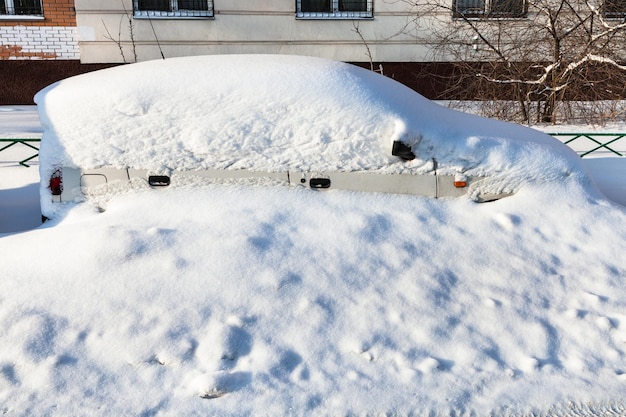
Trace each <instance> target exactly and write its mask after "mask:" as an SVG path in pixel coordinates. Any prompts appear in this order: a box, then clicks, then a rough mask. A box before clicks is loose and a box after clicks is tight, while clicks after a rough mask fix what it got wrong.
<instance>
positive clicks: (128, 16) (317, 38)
mask: <svg viewBox="0 0 626 417" xmlns="http://www.w3.org/2000/svg"><path fill="white" fill-rule="evenodd" d="M132 9H133V7H132V0H120V1H110V0H76V18H77V24H78V31H79V39H80V49H81V61H82V62H85V63H103V62H133V61H135V60H137V61H144V60H148V59H158V58H160V57H161V55H160V51H159V48H160V49H161V51H162V52H163V54H164V56H165V57H174V56H183V55H201V54H228V53H278V54H300V55H314V56H321V57H325V58H331V59H337V60H341V61H350V62H368V61H369V60H370V55H371V58H372V60H373V61H376V62H415V61H424V60H426V56H427V53H428V48H427V46H428V41H427V40H425V39H420V38H419V37H415V36H413V35H406V34H401V33H399V32H401V31H402V29H403V28H404V27H405V26H406V25H407V21H408V20H409V19H410V18H411V15H410V11H407V5H406V3H405V2H403V1H388V0H375V1H374V18H373V19H365V20H356V21H352V20H305V19H296V17H295V0H266V1H263V2H261V1H250V0H214V18H212V19H196V20H193V19H157V18H154V19H150V20H148V19H145V18H144V19H139V18H134V17H133V16H132ZM131 27H132V34H131ZM368 48H369V54H368Z"/></svg>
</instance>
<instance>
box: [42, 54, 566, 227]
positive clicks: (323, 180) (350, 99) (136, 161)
mask: <svg viewBox="0 0 626 417" xmlns="http://www.w3.org/2000/svg"><path fill="white" fill-rule="evenodd" d="M35 101H36V103H37V104H38V109H39V113H40V118H41V121H42V123H43V125H44V127H45V132H44V136H43V140H42V144H41V150H40V163H41V165H40V167H41V168H40V170H41V178H42V183H41V195H42V213H43V214H44V215H45V216H48V217H54V215H55V210H56V209H55V206H58V204H54V203H58V202H61V203H63V202H74V201H82V200H85V199H94V200H98V199H103V198H105V197H107V196H109V195H110V194H112V193H115V192H117V191H121V190H127V189H129V188H137V187H138V188H141V187H144V188H148V187H154V188H158V187H176V186H181V185H185V184H199V183H204V182H213V183H214V182H218V183H221V182H254V183H263V184H284V185H289V186H298V187H308V188H313V189H345V190H355V191H373V192H390V193H404V194H416V195H425V196H431V197H457V196H463V195H468V196H469V197H470V198H472V199H474V200H475V201H478V202H481V201H490V200H495V199H498V198H501V197H504V196H508V195H511V194H513V193H515V192H516V191H517V190H518V189H519V187H520V186H522V185H523V184H524V183H526V182H528V181H532V180H533V179H537V178H539V177H544V176H545V174H546V173H547V174H548V175H549V174H550V172H555V173H557V174H556V175H563V174H564V173H567V172H570V171H571V170H572V166H574V165H575V164H576V162H575V159H577V157H576V155H575V154H574V153H573V152H569V151H568V149H567V148H566V147H565V146H563V145H562V144H561V143H559V142H558V141H556V140H554V139H552V138H550V137H549V136H547V135H544V134H542V133H540V132H538V131H535V130H532V129H529V128H525V127H522V126H517V125H513V124H508V123H503V122H498V121H493V120H488V119H484V118H480V117H476V116H472V115H468V114H464V113H459V112H456V111H452V110H449V109H446V108H444V107H442V106H440V105H438V104H436V103H433V102H431V101H429V100H427V99H425V98H424V97H422V96H420V95H419V94H417V93H416V92H415V91H413V90H411V89H409V88H408V87H406V86H404V85H402V84H400V83H398V82H396V81H394V80H393V79H391V78H389V77H385V76H382V75H380V74H377V73H375V72H372V71H368V70H366V69H363V68H360V67H357V66H353V65H350V64H346V63H341V62H335V61H329V60H324V59H320V58H312V57H302V56H283V55H281V56H275V55H226V56H196V57H185V58H173V59H166V60H158V61H150V62H143V63H138V64H131V65H124V66H119V67H115V68H111V69H106V70H101V71H97V72H93V73H89V74H84V75H80V76H76V77H72V78H69V79H66V80H63V81H60V82H58V83H55V84H53V85H51V86H49V87H47V88H45V89H44V90H42V91H41V92H39V93H38V94H37V95H36V97H35ZM524 159H532V161H533V162H532V164H531V166H533V167H536V169H537V170H539V171H541V172H542V174H541V175H537V173H536V172H529V170H528V168H527V167H528V166H529V164H527V163H523V164H519V162H520V161H521V160H524ZM518 167H523V168H518Z"/></svg>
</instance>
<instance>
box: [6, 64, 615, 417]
mask: <svg viewBox="0 0 626 417" xmlns="http://www.w3.org/2000/svg"><path fill="white" fill-rule="evenodd" d="M249 59H252V58H247V59H244V58H240V57H232V58H229V59H228V60H227V61H228V62H238V63H240V64H242V63H243V62H246V63H248V62H249V61H248V60H249ZM254 59H255V60H257V61H258V62H256V64H258V66H255V67H256V68H257V71H260V70H261V69H263V68H264V66H263V64H264V63H265V65H267V66H270V67H271V68H272V69H275V70H280V69H281V68H288V65H287V63H288V62H291V60H292V59H291V58H290V59H288V60H287V61H284V62H281V60H280V59H278V58H276V57H267V58H262V57H257V58H254ZM230 60H232V61H230ZM239 60H242V61H239ZM299 60H300V59H299V58H298V59H295V62H305V63H307V66H309V65H311V68H310V69H311V71H299V72H296V75H293V74H292V72H290V71H287V70H285V71H284V73H283V79H282V80H280V81H281V82H280V83H279V82H278V81H276V85H277V87H275V88H278V91H279V92H281V93H282V95H281V94H279V93H276V94H274V86H273V85H271V84H269V85H268V84H267V83H266V81H264V82H263V83H261V82H260V81H259V78H254V77H253V75H254V71H250V72H249V74H250V77H251V78H249V79H248V78H244V80H247V81H243V82H244V83H248V84H250V86H249V87H250V88H253V87H254V88H255V90H254V91H256V92H258V93H261V92H263V93H264V95H263V97H264V98H266V99H267V98H268V97H269V99H268V101H267V106H266V107H263V106H260V107H255V106H252V104H253V103H255V102H256V103H257V104H259V103H260V102H261V101H263V100H262V99H261V98H259V95H258V94H253V95H251V96H250V97H247V96H244V95H241V94H239V95H237V94H235V90H236V89H234V87H233V85H232V82H231V85H230V87H228V85H229V78H228V77H227V75H228V74H229V71H227V69H228V68H230V70H232V68H234V67H233V66H232V65H228V66H226V67H224V68H222V67H220V66H219V65H217V63H218V62H220V61H221V59H220V60H218V61H211V60H210V59H209V58H193V59H190V61H188V60H186V59H185V60H172V61H173V62H174V63H172V64H170V63H169V61H170V60H166V61H164V62H155V63H148V64H139V65H133V66H128V67H122V68H117V69H115V70H112V72H109V71H107V72H106V73H99V74H95V75H91V76H84V77H77V78H75V79H73V80H70V81H68V82H62V83H61V84H59V85H57V86H54V87H52V88H50V89H49V90H48V91H47V93H46V94H41V95H40V96H39V97H38V99H39V101H40V103H42V105H43V111H42V117H43V118H44V120H43V121H44V123H45V124H46V126H47V130H46V132H45V138H44V139H45V140H44V144H43V146H47V148H46V149H45V151H44V152H43V153H42V172H45V170H47V169H49V168H50V167H51V166H53V165H54V164H56V163H61V164H65V163H68V162H72V163H74V164H77V165H81V166H94V167H95V166H98V165H99V164H105V163H106V164H109V163H114V164H120V165H119V166H134V164H155V165H153V166H146V165H143V167H148V168H153V169H164V168H167V167H170V166H175V167H177V168H181V167H182V168H185V169H198V168H203V167H205V165H204V164H209V166H213V165H212V164H217V165H219V164H223V165H219V166H223V167H224V168H226V167H229V168H240V167H247V168H258V169H261V168H263V169H274V168H275V169H278V168H283V167H286V166H289V167H291V166H292V165H291V164H295V166H300V167H305V168H306V167H310V166H311V167H312V166H313V165H316V166H318V168H319V167H326V168H329V169H330V168H342V169H344V168H345V169H357V168H358V169H361V168H368V169H369V168H372V169H379V170H390V171H394V170H399V171H400V170H404V169H409V170H410V169H422V168H423V166H422V165H420V164H423V165H425V164H427V163H429V158H431V157H433V156H435V157H436V158H437V160H438V161H440V163H441V164H442V165H447V167H448V168H447V169H451V170H457V169H459V170H463V169H467V170H468V171H470V170H475V171H478V170H487V171H488V170H493V173H494V177H498V175H500V177H499V178H500V179H501V180H502V179H505V178H509V177H510V178H517V179H522V178H523V179H526V180H527V182H524V186H523V187H520V188H519V190H518V192H517V193H516V194H515V195H514V196H512V197H510V198H506V199H502V200H499V201H496V202H493V203H488V204H476V203H473V202H472V201H471V200H469V199H466V198H458V199H439V200H438V199H432V198H425V197H419V196H405V195H392V194H374V193H357V192H347V191H338V190H329V191H328V192H317V191H312V190H306V189H295V188H294V189H290V188H286V187H265V186H240V185H215V184H214V185H205V186H202V187H194V188H185V187H181V188H167V189H159V190H144V191H138V192H135V193H127V194H124V195H117V196H115V197H114V198H112V199H111V201H110V202H109V205H108V209H107V210H106V211H105V212H103V213H99V212H97V210H95V209H94V207H93V206H91V205H89V204H78V205H74V206H73V207H71V208H70V209H69V210H68V211H67V213H66V215H65V216H63V217H60V218H58V219H55V220H53V221H51V222H49V223H46V224H45V225H44V226H43V227H41V228H39V229H36V230H33V231H30V232H27V233H22V234H15V235H10V236H3V237H2V238H0V254H2V256H0V271H2V273H3V279H2V280H0V327H1V328H2V329H3V339H2V344H1V345H0V411H1V412H2V413H4V414H8V415H24V416H44V415H52V414H58V415H90V416H112V415H141V416H155V415H158V416H181V415H183V416H188V415H235V416H237V415H241V416H245V415H272V416H274V415H277V416H278V415H281V416H282V415H302V416H309V415H319V416H328V415H433V416H436V415H447V416H474V415H498V416H500V415H504V416H510V415H529V414H530V413H532V415H538V416H548V415H550V416H554V415H559V416H562V415H624V414H626V404H625V403H624V400H623V398H624V395H623V394H624V392H625V391H626V365H625V364H626V293H625V292H624V288H625V287H626V267H625V266H624V263H623V254H624V253H625V252H626V230H624V228H623V227H619V226H620V225H623V224H626V212H625V210H624V208H623V207H622V206H619V205H616V204H614V203H612V202H610V201H608V200H606V199H605V198H604V197H603V196H602V195H600V194H599V193H598V192H596V190H595V188H594V187H593V186H592V184H590V183H589V181H587V180H586V179H585V178H586V177H585V174H584V171H583V170H582V169H581V168H580V167H579V163H578V161H577V160H575V159H572V158H571V154H570V153H569V152H561V151H562V147H561V146H560V145H559V144H558V143H557V142H556V141H552V140H550V139H546V137H545V136H543V135H542V134H541V133H536V132H533V131H532V130H528V129H523V128H519V127H516V126H513V125H509V124H503V123H496V122H490V121H486V120H484V119H477V118H473V117H469V116H463V115H461V114H459V113H454V112H448V111H445V110H443V109H439V108H435V107H432V105H431V104H430V103H429V102H427V101H425V100H423V99H421V98H419V96H415V95H413V94H411V95H409V94H408V93H406V90H404V89H402V88H400V87H399V86H398V85H397V84H395V83H393V82H391V81H387V80H386V79H384V78H381V77H379V76H375V75H374V74H370V73H368V72H362V71H361V70H357V69H354V68H353V67H349V66H344V65H343V64H336V63H328V62H327V61H318V60H314V59H313V60H310V59H304V58H302V60H303V61H299ZM187 62H199V63H204V64H205V65H203V66H204V67H205V69H206V70H207V71H209V69H211V71H217V69H218V68H222V70H221V71H222V72H223V75H224V77H225V79H224V83H218V82H216V81H215V79H213V80H211V81H213V84H214V85H215V88H216V89H217V90H215V91H222V93H223V94H225V93H226V92H230V93H232V96H231V98H232V99H231V100H226V99H225V98H222V99H220V98H219V94H210V95H209V96H210V97H211V99H212V100H217V102H218V103H219V104H220V106H225V107H226V106H233V107H235V108H236V107H237V106H240V107H241V109H242V110H246V109H247V110H248V111H247V112H243V114H244V119H243V120H241V119H236V118H234V117H233V119H232V120H230V121H228V120H223V121H224V122H228V123H225V124H220V125H216V124H213V123H212V122H211V120H214V119H213V117H219V116H214V113H215V114H217V113H219V112H217V111H215V108H213V107H210V106H211V105H212V104H211V101H210V100H205V99H204V97H205V96H207V93H206V92H207V91H213V90H209V89H206V88H201V87H202V86H203V85H204V84H205V83H209V81H207V80H206V79H205V78H204V77H202V76H200V75H199V74H198V73H195V74H190V73H189V71H187V72H184V71H171V70H168V71H165V72H163V73H161V77H166V74H167V77H169V81H168V82H167V83H165V82H163V83H161V82H159V83H157V84H158V85H159V88H158V89H154V90H153V89H152V87H151V89H149V90H148V89H144V88H142V86H145V85H146V84H145V83H146V82H147V81H145V80H146V79H148V78H150V77H152V76H153V75H154V76H156V75H157V73H160V72H159V71H156V69H157V68H169V69H173V68H180V67H181V66H182V67H184V66H185V65H186V64H185V63H187ZM276 62H281V65H275V63H276ZM209 63H214V64H215V65H208V64H209ZM170 65H171V67H170ZM242 66H243V65H242ZM191 67H194V68H195V67H196V65H190V67H189V69H190V71H191ZM235 67H236V66H235ZM135 69H140V70H141V71H135ZM144 69H145V71H144ZM153 69H154V73H153V72H152V70H153ZM246 71H247V70H246ZM135 72H137V73H140V74H142V75H141V77H140V76H138V75H136V74H135V75H133V74H134V73H135ZM329 73H330V75H332V76H330V79H334V77H339V78H337V79H338V80H339V79H341V80H343V81H342V82H341V83H340V84H341V85H344V84H345V83H344V81H345V82H348V81H349V80H353V78H352V77H355V78H354V80H359V81H358V82H357V81H354V83H352V84H350V83H349V82H348V85H350V86H352V87H351V90H350V91H351V93H350V94H343V93H339V92H337V91H336V90H335V89H334V88H331V87H332V85H331V86H330V87H329V88H328V89H327V90H325V91H327V92H328V93H329V94H330V93H335V95H331V98H332V100H336V101H335V104H336V103H340V104H341V105H340V106H332V108H333V111H330V110H326V113H323V112H324V109H326V107H325V105H324V104H322V103H313V102H311V101H310V100H311V99H312V98H314V97H315V94H316V92H315V91H307V90H306V89H305V91H303V93H302V94H303V95H302V96H300V95H296V96H295V97H296V98H297V97H304V98H306V99H305V100H303V101H294V100H292V101H290V102H289V103H288V105H287V104H286V105H285V106H284V107H283V108H282V113H281V108H280V107H279V106H277V102H278V101H277V100H278V99H279V98H281V97H284V94H286V92H288V91H291V90H290V89H286V88H285V89H283V87H280V86H281V85H282V83H283V82H285V83H286V84H287V85H289V83H292V84H293V86H294V88H295V86H296V85H300V84H301V83H297V82H296V81H297V79H303V80H309V81H310V82H314V81H315V79H317V78H316V77H322V76H324V77H323V78H324V79H325V80H328V77H327V76H328V75H329ZM102 74H113V75H115V76H109V75H106V77H104V76H103V75H102ZM181 74H182V75H181ZM355 74H357V75H358V77H357V75H355ZM101 76H102V77H103V78H100V77H101ZM167 77H166V78H167ZM368 77H371V82H368V83H365V84H363V83H362V82H361V81H362V80H363V78H368ZM209 78H210V77H209ZM181 79H184V80H187V81H188V83H189V85H188V86H187V87H185V86H184V85H181ZM368 79H369V78H368ZM107 80H108V81H107ZM111 80H115V83H118V82H119V83H121V85H122V86H123V87H124V88H123V89H122V90H118V89H117V87H116V88H113V85H112V84H110V82H109V81H111ZM92 81H93V82H96V84H97V86H96V87H97V88H95V90H98V89H100V88H101V91H100V92H99V93H98V94H95V93H94V95H93V96H92V97H91V98H92V99H93V100H91V101H90V100H88V99H87V98H89V97H87V98H85V97H81V96H82V95H83V93H82V92H81V88H80V86H82V85H84V88H85V89H87V88H88V87H89V88H90V91H91V92H93V91H94V89H92V87H93V86H91V82H92ZM161 81H166V80H163V79H161ZM256 82H258V84H259V85H257V83H256ZM337 82H339V81H337ZM106 83H109V84H106ZM150 84H151V85H152V83H150ZM261 84H262V85H261ZM303 84H305V85H308V83H303ZM175 85H176V86H178V87H179V88H181V91H182V90H191V91H186V94H187V93H189V94H191V93H194V94H195V95H189V96H188V97H189V100H188V101H183V102H181V101H178V100H177V101H175V102H174V101H170V99H171V97H173V96H175V95H176V93H177V90H176V88H175ZM334 86H335V87H336V86H337V84H334ZM317 87H319V88H325V87H324V86H323V85H318V86H317ZM128 88H137V90H136V91H135V93H136V94H132V95H129V96H127V95H120V93H119V91H123V90H126V89H128ZM164 91H169V92H170V93H171V95H167V94H162V93H163V92H164ZM61 92H63V94H61ZM107 92H108V94H107ZM265 93H266V94H265ZM131 96H132V97H135V100H136V101H135V102H129V101H127V100H130V98H129V97H131ZM186 96H187V95H186ZM293 97H294V96H292V98H293ZM359 97H360V98H367V100H360V99H359V100H356V102H355V103H353V104H354V106H348V105H347V104H349V103H351V100H353V99H356V98H359ZM381 97H384V100H383V98H381ZM174 103H175V105H174ZM411 103H413V104H411ZM103 104H104V105H103ZM400 104H402V105H400ZM202 106H207V107H202ZM316 106H317V107H316ZM337 107H338V108H339V109H340V110H341V109H344V107H346V108H345V110H341V111H342V113H341V117H345V118H346V119H345V123H343V121H342V120H340V117H339V116H337V114H336V113H335V111H339V110H337ZM96 108H97V109H100V110H98V112H100V111H102V112H104V117H105V119H106V118H108V119H107V120H106V123H103V120H102V118H101V117H103V115H101V114H98V115H97V116H96V115H92V114H91V111H94V109H96ZM330 108H331V107H328V109H330ZM352 108H358V110H359V111H357V112H355V113H354V114H352V115H350V114H351V113H350V109H352ZM368 108H375V109H376V111H373V112H372V113H371V114H369V115H368V116H367V117H364V116H363V114H364V113H363V111H364V110H366V109H368ZM157 109H160V110H159V111H157ZM207 110H212V111H207ZM301 110H302V111H301ZM305 110H306V111H305ZM416 110H419V112H417V111H416ZM312 111H316V112H317V113H313V116H316V115H320V114H324V118H323V122H322V119H315V118H311V114H309V112H312ZM320 112H321V113H320ZM227 113H231V112H224V114H227ZM168 114H169V115H171V118H168ZM220 114H221V113H220ZM307 114H308V116H307ZM276 115H278V116H276ZM280 115H283V116H285V115H288V116H289V117H288V119H289V120H287V119H285V118H284V117H280ZM298 115H300V116H298ZM77 116H80V117H77ZM409 116H410V117H409ZM224 117H226V116H224ZM298 117H300V119H298ZM305 117H308V118H309V119H308V120H309V121H308V122H307V119H305ZM358 117H360V118H361V119H360V121H359V120H357V119H358ZM90 118H91V119H90ZM162 118H164V119H163V120H161V119H162ZM77 119H80V120H82V121H83V122H81V123H77V122H76V120H77ZM144 119H147V120H148V121H151V123H143V122H142V121H143V120H144ZM85 120H87V121H86V122H85ZM270 120H271V121H272V123H269V121H270ZM316 120H317V123H314V122H315V121H316ZM372 120H374V122H371V121H372ZM289 121H290V122H289ZM294 121H298V123H294ZM96 122H97V123H96ZM157 122H158V123H159V124H158V125H154V126H153V127H154V128H151V126H152V125H153V123H157ZM288 122H289V123H288ZM370 122H371V123H370ZM157 126H158V129H157ZM324 126H327V129H328V130H327V131H324V129H325V127H324ZM344 126H346V128H345V130H343V136H342V135H341V134H340V133H341V132H342V129H344ZM242 127H245V128H246V129H247V132H248V133H249V134H245V132H244V131H243V130H242ZM348 127H349V128H348ZM146 129H148V130H146ZM300 129H302V130H300ZM244 130H245V129H244ZM207 132H210V133H211V135H209V134H208V133H207ZM263 132H265V133H263ZM275 132H282V133H281V134H280V135H277V134H276V136H273V135H274V134H275ZM289 132H291V136H290V134H289ZM297 132H299V133H298V134H296V133H297ZM309 132H312V133H310V134H309ZM324 132H326V136H324V135H323V133H324ZM305 134H308V135H309V136H304V135H305ZM213 135H214V136H213ZM355 135H356V136H355ZM355 137H357V139H359V140H356V139H355ZM371 138H374V139H373V140H372V139H371ZM361 139H362V140H361ZM395 139H401V140H404V141H406V142H410V144H411V145H413V146H414V149H415V150H416V153H417V154H418V161H414V162H409V163H403V162H397V161H395V159H393V158H390V157H389V156H388V154H389V153H388V152H382V151H381V149H382V148H384V147H386V146H388V145H389V142H390V141H392V140H395ZM292 142H293V143H297V144H298V146H291V144H292ZM344 145H345V146H344ZM350 146H355V147H350ZM331 150H332V152H331ZM261 151H262V152H261ZM340 151H345V153H344V154H341V155H340V154H338V152H340ZM257 152H258V153H257ZM344 158H345V161H344ZM377 161H378V162H377ZM231 162H232V164H233V165H230V164H231ZM344 162H345V165H344V164H343V163H344ZM444 162H445V164H444ZM298 164H301V165H298ZM308 164H310V166H309V165H308ZM412 164H414V165H412ZM44 167H45V168H44ZM442 169H446V168H442ZM487 171H485V172H487ZM507 175H508V177H507ZM564 179H567V180H564ZM520 184H521V183H518V184H517V186H519V185H520Z"/></svg>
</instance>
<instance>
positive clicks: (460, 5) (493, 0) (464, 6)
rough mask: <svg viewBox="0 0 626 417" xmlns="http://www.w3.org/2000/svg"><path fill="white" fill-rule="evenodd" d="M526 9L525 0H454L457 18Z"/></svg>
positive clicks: (521, 13) (497, 15) (513, 15)
mask: <svg viewBox="0 0 626 417" xmlns="http://www.w3.org/2000/svg"><path fill="white" fill-rule="evenodd" d="M623 1H626V0H623ZM526 11H527V6H526V1H525V0H454V17H457V18H493V19H497V18H516V17H523V16H525V15H526Z"/></svg>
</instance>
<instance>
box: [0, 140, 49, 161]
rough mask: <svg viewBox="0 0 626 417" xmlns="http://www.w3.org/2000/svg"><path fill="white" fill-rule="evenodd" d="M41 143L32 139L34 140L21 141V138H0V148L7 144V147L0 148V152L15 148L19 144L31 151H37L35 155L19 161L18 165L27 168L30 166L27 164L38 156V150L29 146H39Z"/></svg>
mask: <svg viewBox="0 0 626 417" xmlns="http://www.w3.org/2000/svg"><path fill="white" fill-rule="evenodd" d="M40 142H41V139H34V138H27V139H22V138H19V139H18V138H9V139H7V138H0V146H2V145H3V144H5V143H8V145H5V146H3V147H2V148H0V152H2V151H4V150H6V149H9V148H10V147H12V146H15V145H17V144H19V143H21V144H22V145H24V146H28V147H29V148H31V149H34V150H36V151H37V153H36V154H34V155H32V156H29V157H28V158H26V159H23V160H21V161H19V164H20V165H22V166H25V167H29V166H30V165H28V164H27V162H29V161H31V160H33V159H35V158H37V157H38V156H39V148H38V147H37V146H35V145H31V143H37V144H39V143H40Z"/></svg>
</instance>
